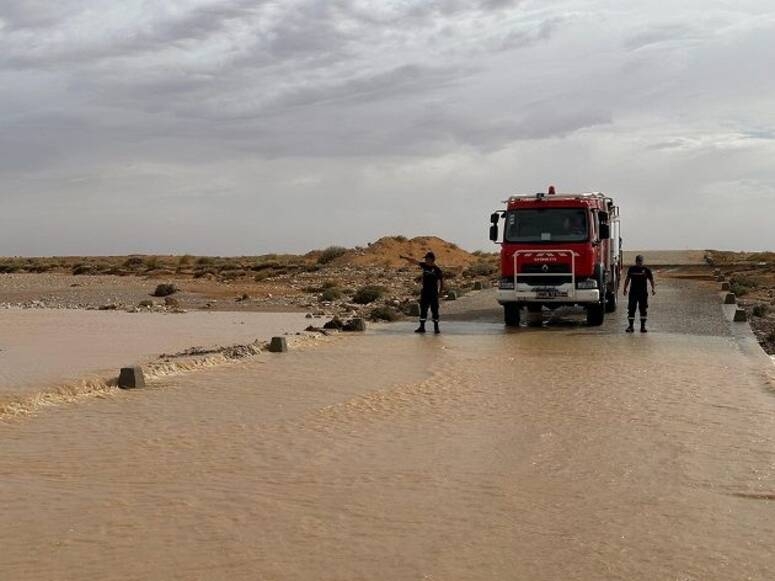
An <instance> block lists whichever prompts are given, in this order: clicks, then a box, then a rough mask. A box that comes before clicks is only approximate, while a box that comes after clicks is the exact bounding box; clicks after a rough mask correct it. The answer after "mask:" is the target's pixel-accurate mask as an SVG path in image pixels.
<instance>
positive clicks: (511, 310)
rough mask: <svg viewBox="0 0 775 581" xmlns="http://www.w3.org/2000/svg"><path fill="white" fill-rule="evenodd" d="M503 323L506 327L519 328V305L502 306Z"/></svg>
mask: <svg viewBox="0 0 775 581" xmlns="http://www.w3.org/2000/svg"><path fill="white" fill-rule="evenodd" d="M503 322H504V323H505V324H506V326H507V327H519V305H518V304H517V303H506V304H504V305H503Z"/></svg>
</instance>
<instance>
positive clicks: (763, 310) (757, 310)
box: [751, 303, 770, 317]
mask: <svg viewBox="0 0 775 581" xmlns="http://www.w3.org/2000/svg"><path fill="white" fill-rule="evenodd" d="M769 312H770V306H769V305H765V304H764V303H758V304H756V305H754V306H753V309H751V313H752V314H753V316H754V317H766V316H767V314H768V313H769Z"/></svg>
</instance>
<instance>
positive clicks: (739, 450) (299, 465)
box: [0, 281, 775, 581]
mask: <svg viewBox="0 0 775 581" xmlns="http://www.w3.org/2000/svg"><path fill="white" fill-rule="evenodd" d="M660 282H661V283H662V284H661V285H660V287H659V290H660V295H659V296H658V297H657V299H656V300H654V301H653V317H652V332H651V333H649V334H648V335H645V336H642V335H640V334H635V336H627V335H625V334H624V333H623V329H624V313H618V314H617V317H614V318H609V319H608V321H607V322H606V324H605V325H604V326H603V327H600V328H597V329H589V328H587V327H585V326H584V325H583V324H579V323H577V322H574V320H575V319H574V317H573V316H570V317H569V318H568V319H567V320H564V321H557V322H554V323H552V324H550V325H548V326H546V327H545V328H522V329H518V330H510V331H506V330H504V329H503V327H502V326H501V325H500V323H499V320H500V312H499V311H498V310H497V309H495V308H493V307H492V302H490V301H491V300H492V296H491V295H488V293H487V292H484V293H481V294H479V295H478V296H477V295H472V296H470V297H466V298H465V299H464V300H461V301H459V303H458V304H457V305H454V309H453V306H452V305H451V304H449V303H447V304H445V305H444V306H445V307H447V315H448V317H447V320H446V321H445V327H444V329H445V334H443V335H442V336H440V337H434V336H425V337H420V336H415V335H414V334H413V333H411V329H412V325H410V324H408V323H403V324H398V325H394V326H388V327H386V328H383V329H381V330H378V331H374V332H372V333H369V334H368V335H367V336H365V337H343V338H337V339H334V340H333V341H332V342H331V343H329V344H327V345H324V346H322V347H318V348H315V349H308V350H303V351H296V352H292V353H289V354H287V355H282V356H268V355H267V356H262V358H260V359H259V360H256V361H253V362H251V363H248V364H246V365H244V366H241V367H230V368H221V369H212V370H207V371H202V372H198V373H195V374H191V375H187V376H184V377H180V378H177V379H169V380H167V381H166V383H163V384H161V383H159V384H156V385H154V386H153V387H151V388H149V389H146V390H144V391H137V392H131V393H121V394H118V395H115V396H113V397H111V398H108V399H105V400H89V401H85V402H83V403H81V404H77V405H72V406H65V407H61V408H58V409H51V410H47V411H45V412H43V413H40V414H38V415H37V416H35V417H32V418H26V419H21V420H18V421H13V422H10V423H4V424H0V445H1V446H0V507H2V515H3V516H2V518H3V526H2V527H0V548H2V550H1V551H0V578H1V579H14V580H32V579H36V580H37V579H40V580H43V579H45V580H59V579H61V580H65V579H67V580H70V579H72V580H76V579H77V580H86V579H100V580H103V579H185V580H193V579H202V580H204V579H208V580H213V579H229V580H231V581H234V580H243V579H244V580H256V579H267V580H268V579H272V580H275V579H277V580H284V579H292V580H311V579H315V580H321V579H322V580H349V579H385V580H402V581H403V580H410V579H417V580H420V579H437V580H450V579H459V580H477V579H482V580H484V579H486V580H493V579H526V580H527V579H530V580H535V579H538V580H542V579H547V580H548V579H552V580H555V579H563V580H566V579H584V580H589V579H623V580H625V579H626V580H636V579H642V580H648V581H653V580H657V579H659V580H662V579H666V580H667V579H669V580H682V581H686V580H698V581H699V580H703V581H706V580H711V579H723V580H730V579H761V580H767V579H773V578H775V556H774V555H773V551H772V539H773V537H774V536H775V500H773V499H775V396H773V393H772V392H771V391H770V382H769V373H770V371H771V364H770V363H769V361H768V360H767V359H766V358H764V357H760V356H758V355H757V353H756V350H755V349H752V348H751V345H750V343H749V342H747V341H746V340H745V339H740V338H736V337H735V336H734V334H733V332H732V330H731V329H732V328H731V326H730V324H729V323H727V322H726V320H725V319H724V317H723V315H722V311H721V307H720V305H719V300H718V296H717V294H716V293H715V291H714V290H713V289H712V288H703V287H701V286H699V284H698V283H689V282H682V281H672V282H665V281H660ZM453 311H454V312H453ZM576 319H578V317H576Z"/></svg>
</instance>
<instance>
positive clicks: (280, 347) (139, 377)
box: [118, 319, 366, 389]
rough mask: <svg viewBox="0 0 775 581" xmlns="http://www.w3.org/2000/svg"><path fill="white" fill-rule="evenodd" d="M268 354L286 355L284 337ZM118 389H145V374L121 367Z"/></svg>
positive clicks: (356, 324) (360, 326)
mask: <svg viewBox="0 0 775 581" xmlns="http://www.w3.org/2000/svg"><path fill="white" fill-rule="evenodd" d="M351 325H352V327H353V330H355V331H361V332H363V331H365V330H366V321H365V320H363V319H353V320H352V322H351ZM269 352H270V353H287V352H288V340H287V339H286V338H285V337H272V340H271V341H269ZM118 387H120V388H121V389H139V388H142V387H145V374H144V373H143V368H142V367H139V366H137V365H134V366H132V367H122V368H121V371H119V374H118Z"/></svg>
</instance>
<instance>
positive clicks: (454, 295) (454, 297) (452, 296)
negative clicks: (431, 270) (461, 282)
mask: <svg viewBox="0 0 775 581" xmlns="http://www.w3.org/2000/svg"><path fill="white" fill-rule="evenodd" d="M457 296H458V295H457V291H449V292H448V293H447V300H448V301H456V300H457Z"/></svg>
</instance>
